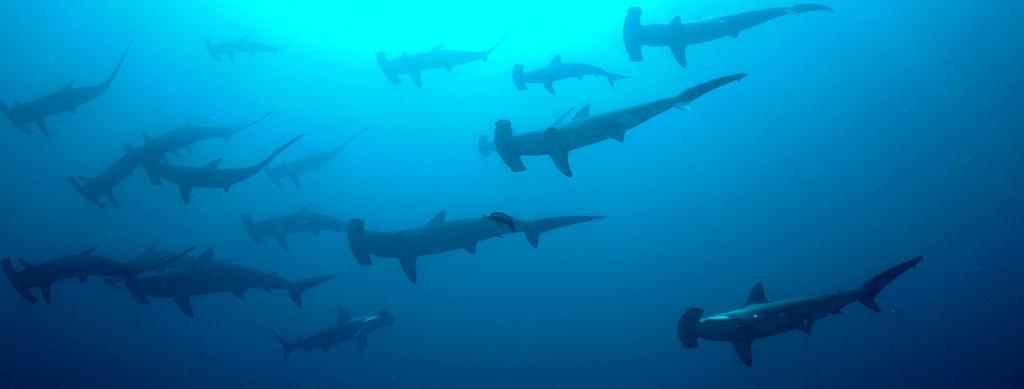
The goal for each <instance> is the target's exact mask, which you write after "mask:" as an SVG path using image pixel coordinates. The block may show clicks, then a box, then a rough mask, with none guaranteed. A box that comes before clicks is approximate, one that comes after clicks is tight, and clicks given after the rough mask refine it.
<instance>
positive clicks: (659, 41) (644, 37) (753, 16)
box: [622, 4, 832, 68]
mask: <svg viewBox="0 0 1024 389" xmlns="http://www.w3.org/2000/svg"><path fill="white" fill-rule="evenodd" d="M814 11H832V9H831V8H829V7H826V6H824V5H818V4H800V5H795V6H792V7H777V8H767V9H762V10H758V11H750V12H744V13H739V14H735V15H729V16H722V17H717V18H711V19H703V20H696V21H692V22H686V23H683V22H682V20H681V19H680V18H679V17H678V16H676V17H675V18H673V19H672V21H671V22H669V23H668V24H647V25H643V24H640V8H637V7H633V8H630V9H629V11H627V12H626V22H625V24H624V25H623V27H622V41H623V43H625V45H626V53H627V54H629V60H630V61H633V62H640V61H643V60H644V55H643V50H642V48H643V46H666V47H668V48H669V50H671V51H672V56H673V57H675V59H676V62H678V63H679V66H682V67H684V68H685V67H686V47H687V46H691V45H696V44H699V43H704V42H710V41H713V40H716V39H719V38H724V37H727V36H730V37H733V38H736V37H739V35H740V32H742V31H743V30H746V29H749V28H752V27H754V26H757V25H759V24H761V23H764V22H767V21H769V20H772V19H775V18H778V17H781V16H785V15H792V14H800V13H805V12H814Z"/></svg>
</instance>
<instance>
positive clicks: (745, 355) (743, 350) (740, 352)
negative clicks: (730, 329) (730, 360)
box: [732, 340, 754, 366]
mask: <svg viewBox="0 0 1024 389" xmlns="http://www.w3.org/2000/svg"><path fill="white" fill-rule="evenodd" d="M753 343H754V342H753V341H751V340H736V341H733V342H732V348H733V349H735V350H736V355H737V356H739V357H740V360H741V361H743V364H744V365H747V366H750V365H752V364H753V357H752V356H751V351H750V350H751V346H752V345H753Z"/></svg>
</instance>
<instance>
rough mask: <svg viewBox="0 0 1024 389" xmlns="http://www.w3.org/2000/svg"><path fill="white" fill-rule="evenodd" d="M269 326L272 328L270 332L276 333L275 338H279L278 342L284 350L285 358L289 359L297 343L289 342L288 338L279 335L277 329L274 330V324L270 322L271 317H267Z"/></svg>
mask: <svg viewBox="0 0 1024 389" xmlns="http://www.w3.org/2000/svg"><path fill="white" fill-rule="evenodd" d="M267 328H270V333H271V334H273V335H274V339H276V340H277V343H278V344H280V345H281V349H282V350H284V359H288V356H289V355H291V353H292V350H294V349H295V345H294V344H292V343H289V342H288V341H287V340H285V339H284V338H282V337H281V335H278V333H277V331H274V326H272V325H271V324H270V318H269V317H268V318H267Z"/></svg>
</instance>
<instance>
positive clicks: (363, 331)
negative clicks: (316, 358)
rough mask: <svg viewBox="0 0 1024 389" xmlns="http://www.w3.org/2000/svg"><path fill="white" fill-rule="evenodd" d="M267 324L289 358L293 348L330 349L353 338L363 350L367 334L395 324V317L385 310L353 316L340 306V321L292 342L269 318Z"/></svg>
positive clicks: (286, 357)
mask: <svg viewBox="0 0 1024 389" xmlns="http://www.w3.org/2000/svg"><path fill="white" fill-rule="evenodd" d="M267 325H268V326H269V327H270V333H271V334H273V335H274V339H277V343H279V344H281V348H282V349H283V350H284V359H288V356H289V355H290V354H291V353H292V350H295V349H302V350H304V351H309V350H312V349H314V348H319V349H321V350H324V351H330V349H331V347H332V346H334V345H336V344H338V343H341V342H345V341H349V340H352V339H355V340H356V342H357V344H358V347H359V351H363V349H365V348H366V338H367V335H369V334H370V333H371V332H374V331H377V330H379V329H381V328H383V327H391V326H393V325H395V317H394V315H392V314H391V312H388V311H384V310H381V311H377V314H376V315H369V316H360V317H351V316H349V314H348V312H347V311H345V310H344V309H342V308H341V307H338V321H337V323H336V324H335V325H333V326H331V327H330V328H327V329H325V330H323V331H320V332H317V333H315V334H312V335H309V336H305V337H302V338H299V339H297V340H295V341H291V342H290V341H287V340H285V339H284V338H283V337H281V335H278V333H277V331H274V327H273V326H270V321H269V320H268V321H267Z"/></svg>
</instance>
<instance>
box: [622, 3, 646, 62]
mask: <svg viewBox="0 0 1024 389" xmlns="http://www.w3.org/2000/svg"><path fill="white" fill-rule="evenodd" d="M640 12H641V11H640V8H639V7H633V8H630V9H629V10H628V11H626V22H625V23H623V25H622V43H623V44H625V45H626V54H628V55H629V60H630V61H632V62H640V61H643V60H644V53H643V50H642V49H641V41H640V29H641V28H642V26H641V25H640Z"/></svg>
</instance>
